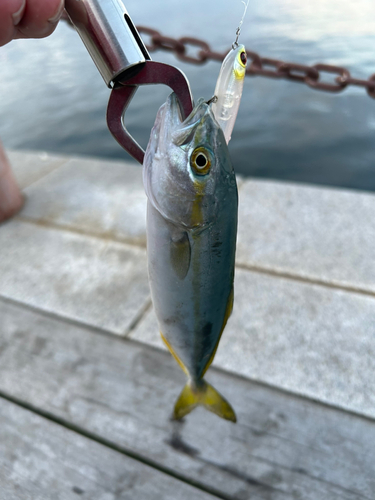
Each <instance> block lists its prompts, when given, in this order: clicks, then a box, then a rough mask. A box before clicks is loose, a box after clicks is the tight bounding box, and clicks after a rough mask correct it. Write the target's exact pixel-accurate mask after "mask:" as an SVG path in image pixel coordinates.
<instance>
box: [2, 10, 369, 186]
mask: <svg viewBox="0 0 375 500" xmlns="http://www.w3.org/2000/svg"><path fill="white" fill-rule="evenodd" d="M125 3H126V7H127V9H128V11H129V12H130V15H131V16H132V18H133V21H134V22H135V23H136V24H143V25H146V26H150V27H153V28H155V29H158V30H160V31H161V32H162V33H163V34H166V35H170V36H175V37H179V36H195V37H198V38H202V39H204V40H206V41H207V42H208V43H210V45H211V46H212V47H213V48H216V49H217V50H220V51H223V50H225V49H226V48H228V47H229V46H230V45H231V43H232V42H233V38H234V32H235V29H236V27H237V24H238V20H239V19H240V17H241V15H242V8H243V7H242V4H241V2H240V1H238V3H236V2H234V1H230V2H229V0H225V1H224V0H205V1H202V0H199V1H198V0H189V2H175V1H172V0H163V1H161V2H155V0H142V2H138V1H135V0H127V1H126V2H125ZM374 39H375V2H374V1H373V0H357V1H356V2H351V1H349V0H341V1H340V2H339V1H338V0H330V1H327V0H316V1H315V2H301V1H300V0H298V1H297V0H262V2H257V3H256V2H251V3H250V5H249V9H248V14H247V17H246V19H245V22H244V25H243V30H242V34H241V42H242V43H244V44H245V45H246V47H247V48H248V49H249V50H253V51H257V52H259V53H260V54H261V55H263V56H268V57H272V58H280V59H283V60H287V61H294V62H299V63H303V64H314V63H316V62H323V63H326V64H337V65H342V66H345V67H347V68H348V69H349V70H350V71H351V72H352V74H353V76H357V77H363V78H367V77H368V76H369V75H371V74H372V73H375V58H374V50H373V47H374ZM145 40H146V39H145ZM152 57H153V59H155V60H159V61H163V62H167V63H171V64H176V65H178V66H179V67H180V68H181V69H182V70H183V71H184V72H185V73H186V75H187V76H188V78H189V80H190V83H191V87H192V90H193V94H194V97H195V99H197V98H198V97H201V96H202V97H205V98H207V99H208V98H210V97H211V96H212V94H213V91H214V87H215V82H216V79H217V76H218V72H219V67H220V65H219V64H218V63H216V62H209V63H207V64H205V65H203V66H193V65H191V64H185V63H182V62H180V61H178V60H177V59H176V58H175V57H174V56H173V55H172V54H169V53H165V52H162V51H159V52H155V53H153V54H152ZM0 64H1V75H0V117H1V120H0V137H1V138H2V140H3V142H4V143H5V145H6V146H7V147H9V148H17V149H34V150H41V149H42V150H46V151H51V152H59V153H65V154H78V155H91V156H100V157H107V158H120V159H128V158H129V156H128V155H127V154H126V153H125V152H124V151H123V150H122V149H121V148H120V146H119V145H118V144H117V143H116V141H115V140H114V139H113V138H112V136H111V135H110V133H109V132H108V130H107V128H106V123H105V111H106V106H107V102H108V97H109V90H108V89H107V88H106V86H105V84H104V82H103V80H102V78H101V76H100V75H99V73H98V71H97V69H96V67H95V66H94V64H93V62H92V61H91V59H90V57H89V56H88V53H87V52H86V49H85V48H84V46H83V44H82V42H81V40H80V38H79V37H78V35H77V34H76V33H75V32H74V31H73V30H72V29H71V28H69V27H68V26H67V25H66V24H63V23H61V24H60V26H59V27H58V29H57V30H56V32H55V33H54V34H53V35H52V36H51V37H49V38H48V39H44V40H16V41H13V42H12V43H10V44H8V45H7V46H5V47H2V48H0ZM168 93H169V91H168V89H167V88H163V87H155V88H153V89H152V91H150V89H149V88H148V89H140V90H139V91H138V93H137V95H136V98H135V99H134V101H133V103H132V105H131V107H130V108H129V111H128V113H127V123H128V126H129V129H130V130H131V131H132V133H133V134H134V136H135V137H137V138H138V139H139V141H140V142H141V144H143V145H144V146H145V145H146V144H147V140H148V136H149V133H150V129H151V126H152V124H153V121H154V119H155V114H156V111H157V109H158V107H159V106H160V105H161V103H162V102H163V101H164V100H165V99H166V97H167V95H168ZM374 133H375V100H373V99H370V98H369V97H368V96H367V94H366V92H365V91H364V90H363V89H358V88H348V89H346V90H345V91H344V92H342V93H340V94H328V93H323V92H317V91H314V90H311V89H310V88H308V87H306V86H304V85H301V84H297V83H293V82H287V81H280V80H277V81H275V80H270V79H266V78H261V77H252V78H249V77H248V78H247V79H246V81H245V86H244V95H243V100H242V104H241V108H240V112H239V115H238V120H237V123H236V127H235V130H234V132H233V134H232V140H231V142H230V151H231V156H232V160H233V164H234V166H235V169H236V171H237V172H239V173H241V174H244V175H247V176H255V177H262V178H271V179H281V180H288V181H300V182H307V183H315V184H325V185H331V186H341V187H349V188H355V189H365V190H370V191H375V168H374V159H375V148H374Z"/></svg>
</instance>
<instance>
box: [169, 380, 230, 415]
mask: <svg viewBox="0 0 375 500" xmlns="http://www.w3.org/2000/svg"><path fill="white" fill-rule="evenodd" d="M198 405H202V406H204V407H205V408H207V410H209V411H212V412H213V413H216V415H219V417H221V418H225V419H226V420H231V421H232V422H236V421H237V418H236V414H235V413H234V410H233V408H232V407H231V405H230V404H229V403H228V401H227V400H226V399H225V398H223V396H222V395H221V394H219V393H218V392H217V390H216V389H214V388H213V387H212V385H210V384H207V382H205V381H203V380H202V383H201V384H200V385H199V387H193V386H192V385H191V383H190V382H188V383H187V384H186V385H185V387H184V388H183V389H182V392H181V394H180V396H179V398H178V400H177V401H176V404H175V407H174V418H175V419H177V420H178V419H180V418H182V417H184V416H185V415H187V414H188V413H190V412H191V411H193V410H194V408H196V407H197V406H198Z"/></svg>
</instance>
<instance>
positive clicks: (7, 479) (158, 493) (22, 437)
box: [0, 398, 215, 500]
mask: <svg viewBox="0 0 375 500" xmlns="http://www.w3.org/2000/svg"><path fill="white" fill-rule="evenodd" d="M0 442H1V446H0V497H1V498H2V499H4V500H18V499H19V500H49V499H51V500H56V499H61V500H69V499H71V500H77V499H79V498H82V499H89V500H115V499H129V500H130V499H131V500H133V499H137V500H140V499H144V500H146V499H150V500H151V499H155V498H158V499H160V500H162V499H163V500H164V499H169V500H175V499H176V497H177V498H181V499H184V500H191V499H192V498H194V499H195V498H197V499H199V500H210V499H212V500H213V499H214V498H215V497H213V496H212V495H210V494H208V493H204V492H202V491H200V490H198V489H196V488H194V487H193V486H190V485H188V484H185V483H182V482H181V481H178V480H177V479H174V478H173V477H170V476H168V475H166V474H163V473H162V472H159V471H157V470H155V469H153V468H152V467H149V466H148V465H145V464H142V463H141V462H138V461H136V460H133V459H131V458H129V457H127V456H125V455H123V454H121V453H118V452H116V451H114V450H111V449H110V448H107V447H105V446H103V445H102V444H99V443H96V442H95V441H92V440H90V439H87V438H86V437H83V436H80V435H78V434H76V433H75V432H72V431H70V430H68V429H66V428H65V427H62V426H60V425H57V424H56V423H54V422H51V421H49V420H46V419H44V418H42V417H40V416H38V415H35V414H34V413H32V412H30V411H28V410H25V409H23V408H21V407H19V406H17V405H15V404H13V403H11V402H8V401H6V400H4V399H1V398H0Z"/></svg>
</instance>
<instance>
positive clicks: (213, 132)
mask: <svg viewBox="0 0 375 500" xmlns="http://www.w3.org/2000/svg"><path fill="white" fill-rule="evenodd" d="M143 169H144V170H143V180H144V186H145V190H146V194H147V196H148V198H149V200H150V202H151V203H152V205H153V206H154V207H155V208H156V209H157V210H158V211H159V212H160V214H161V215H162V216H163V217H164V218H166V219H167V220H169V221H171V222H173V223H175V224H177V225H181V226H184V227H186V228H197V227H198V228H199V227H201V228H202V227H205V226H207V225H208V224H210V223H211V222H212V221H213V220H214V219H215V217H216V214H217V210H218V206H219V204H220V203H225V196H226V193H227V192H228V189H234V188H235V175H234V171H233V167H232V164H231V161H230V158H229V152H228V147H227V144H226V141H225V138H224V135H223V132H222V130H221V128H220V126H219V124H218V123H217V121H216V119H215V117H214V114H213V113H212V110H211V106H210V105H209V104H207V103H205V102H204V100H203V99H200V100H199V101H198V103H197V105H196V106H195V107H194V109H193V111H192V112H191V114H190V115H189V116H188V117H187V118H186V120H182V119H181V112H180V106H179V103H178V100H177V97H176V95H175V94H174V93H172V94H171V95H170V96H169V97H168V99H167V102H166V103H165V104H163V106H162V107H161V108H160V110H159V112H158V115H157V117H156V121H155V125H154V127H153V129H152V132H151V137H150V141H149V144H148V146H147V150H146V154H145V159H144V166H143Z"/></svg>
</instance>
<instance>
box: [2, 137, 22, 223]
mask: <svg viewBox="0 0 375 500" xmlns="http://www.w3.org/2000/svg"><path fill="white" fill-rule="evenodd" d="M22 204H23V198H22V196H21V192H20V190H19V187H18V186H17V183H16V181H15V179H14V176H13V173H12V170H11V168H10V164H9V161H8V159H7V157H6V155H5V151H4V149H3V146H2V144H1V142H0V222H2V221H4V220H6V219H9V217H11V216H12V215H14V214H15V213H16V212H18V210H20V208H21V207H22Z"/></svg>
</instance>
